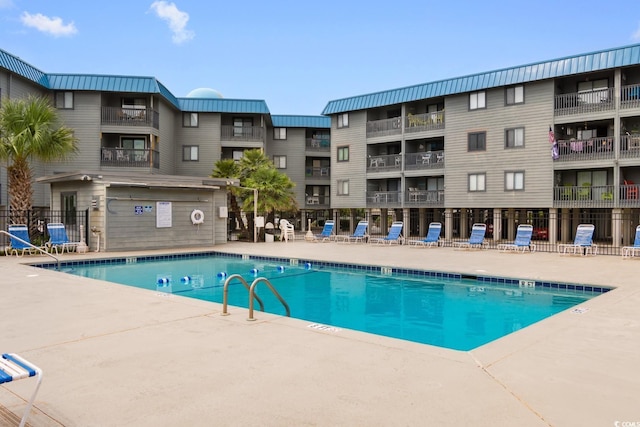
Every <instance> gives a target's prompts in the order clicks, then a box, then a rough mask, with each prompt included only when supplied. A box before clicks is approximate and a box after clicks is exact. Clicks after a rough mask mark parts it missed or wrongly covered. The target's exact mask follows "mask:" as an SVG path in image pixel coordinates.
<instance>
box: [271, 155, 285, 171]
mask: <svg viewBox="0 0 640 427" xmlns="http://www.w3.org/2000/svg"><path fill="white" fill-rule="evenodd" d="M273 165H274V166H275V167H276V169H286V168H287V156H273Z"/></svg>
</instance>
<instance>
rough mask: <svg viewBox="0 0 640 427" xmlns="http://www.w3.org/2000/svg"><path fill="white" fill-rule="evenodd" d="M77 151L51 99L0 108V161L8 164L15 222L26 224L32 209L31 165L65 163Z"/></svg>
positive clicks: (13, 101)
mask: <svg viewBox="0 0 640 427" xmlns="http://www.w3.org/2000/svg"><path fill="white" fill-rule="evenodd" d="M77 149H78V148H77V140H76V138H75V137H74V135H73V131H72V130H71V129H70V128H68V127H65V126H62V125H60V124H59V121H58V114H57V111H56V109H55V108H54V107H53V106H52V105H51V102H50V101H49V99H48V98H45V97H36V96H29V97H28V98H21V99H7V100H4V102H3V103H2V108H0V160H7V161H8V162H9V166H8V167H7V175H8V180H9V198H10V199H9V200H10V203H9V208H10V210H11V211H12V218H11V219H12V221H17V222H26V213H27V212H28V211H30V210H31V208H32V207H33V200H32V196H33V187H32V185H33V184H32V181H33V175H32V171H31V165H30V163H29V162H30V161H33V160H38V161H42V162H49V161H52V160H64V159H65V158H67V157H69V156H70V155H71V154H75V153H76V151H77ZM13 213H15V216H14V214H13Z"/></svg>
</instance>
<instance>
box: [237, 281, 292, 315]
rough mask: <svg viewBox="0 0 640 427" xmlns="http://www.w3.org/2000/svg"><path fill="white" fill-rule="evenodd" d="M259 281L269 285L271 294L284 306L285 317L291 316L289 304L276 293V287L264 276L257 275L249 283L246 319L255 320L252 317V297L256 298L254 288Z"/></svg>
mask: <svg viewBox="0 0 640 427" xmlns="http://www.w3.org/2000/svg"><path fill="white" fill-rule="evenodd" d="M260 282H264V283H266V284H267V286H269V289H271V292H272V293H273V295H274V296H275V297H276V298H278V299H279V300H280V302H281V303H282V305H283V306H284V309H285V310H286V311H287V317H291V310H289V305H288V304H287V302H286V301H285V300H284V298H282V296H281V295H280V294H279V293H278V291H276V288H274V287H273V285H272V284H271V282H270V281H269V280H268V279H267V278H266V277H258V278H257V279H256V280H254V281H253V283H251V287H250V288H249V318H248V319H247V320H256V319H255V318H254V317H253V297H254V296H255V297H256V298H257V297H258V296H257V295H256V293H255V288H256V286H258V283H260ZM262 311H264V310H262Z"/></svg>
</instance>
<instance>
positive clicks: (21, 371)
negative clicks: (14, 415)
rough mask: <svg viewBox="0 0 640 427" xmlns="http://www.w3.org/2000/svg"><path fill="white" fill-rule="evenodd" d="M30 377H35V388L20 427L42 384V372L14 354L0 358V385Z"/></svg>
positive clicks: (6, 354)
mask: <svg viewBox="0 0 640 427" xmlns="http://www.w3.org/2000/svg"><path fill="white" fill-rule="evenodd" d="M30 377H37V381H36V388H35V390H34V391H33V394H32V395H31V399H29V403H28V404H27V407H26V409H25V410H24V414H23V415H22V419H21V420H20V427H23V426H24V425H25V423H26V422H27V418H28V417H29V412H31V407H32V406H33V402H34V401H35V400H36V394H38V389H39V388H40V383H42V370H41V369H40V368H38V367H37V366H36V365H34V364H33V363H31V362H29V361H27V360H25V359H23V358H22V357H20V356H18V355H17V354H15V353H5V354H3V355H2V358H0V384H4V383H9V382H11V381H18V380H23V379H26V378H30Z"/></svg>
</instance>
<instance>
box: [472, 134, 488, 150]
mask: <svg viewBox="0 0 640 427" xmlns="http://www.w3.org/2000/svg"><path fill="white" fill-rule="evenodd" d="M486 149H487V133H486V132H474V133H470V134H469V142H468V150H469V151H484V150H486Z"/></svg>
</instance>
